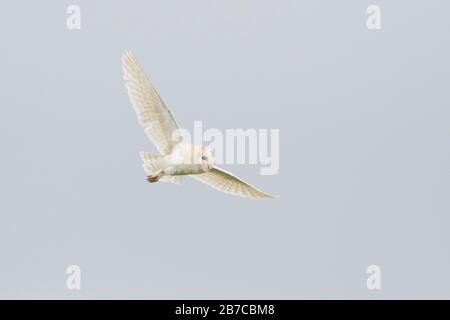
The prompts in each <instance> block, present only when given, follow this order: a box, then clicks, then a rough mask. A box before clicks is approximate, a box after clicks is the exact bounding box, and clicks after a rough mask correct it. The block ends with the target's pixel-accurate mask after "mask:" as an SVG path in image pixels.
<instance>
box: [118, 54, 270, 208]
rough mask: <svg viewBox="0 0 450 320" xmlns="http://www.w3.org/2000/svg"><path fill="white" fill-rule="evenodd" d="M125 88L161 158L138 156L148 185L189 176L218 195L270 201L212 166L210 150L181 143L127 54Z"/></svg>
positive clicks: (170, 119) (170, 117) (177, 181)
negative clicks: (224, 194) (219, 192)
mask: <svg viewBox="0 0 450 320" xmlns="http://www.w3.org/2000/svg"><path fill="white" fill-rule="evenodd" d="M122 69H123V74H124V80H125V82H126V83H125V86H126V88H127V91H128V96H129V98H130V100H131V104H132V105H133V107H134V110H135V111H136V114H137V117H138V120H139V123H140V125H141V126H142V127H143V128H144V131H145V133H146V135H147V136H148V138H149V139H150V140H151V141H152V142H153V144H154V145H155V146H156V148H157V149H158V151H159V153H160V154H152V153H149V152H141V153H140V156H141V159H142V161H143V166H144V170H145V171H146V173H147V174H148V176H147V181H148V182H151V183H153V182H157V181H159V180H160V181H166V182H172V183H175V184H180V183H181V176H183V175H188V176H190V177H192V178H194V179H197V180H199V181H201V182H203V183H205V184H207V185H209V186H211V187H213V188H215V189H217V190H219V191H221V192H224V193H228V194H232V195H235V196H241V197H246V198H254V199H268V198H273V197H272V196H271V195H269V194H267V193H265V192H263V191H261V190H259V189H257V188H256V187H254V186H252V185H250V184H249V183H247V182H245V181H244V180H242V179H239V178H238V177H236V176H234V175H233V174H231V173H229V172H227V171H225V170H223V169H220V168H218V167H217V166H215V165H214V159H213V156H212V154H211V152H210V150H209V149H208V148H206V147H201V146H195V145H191V144H188V143H185V142H183V140H182V137H180V136H178V137H177V136H176V134H174V133H176V132H177V129H179V126H178V124H177V122H176V120H175V117H174V116H173V114H172V112H171V111H170V110H169V109H168V108H167V107H166V105H165V104H164V102H163V101H162V99H161V98H160V97H159V95H158V93H157V91H156V90H155V88H154V87H153V85H152V83H151V82H150V80H149V79H148V78H147V76H146V74H145V72H144V70H143V69H142V68H141V67H140V65H139V63H138V61H137V59H136V57H135V56H134V55H133V54H132V53H131V52H129V51H126V52H124V54H123V56H122Z"/></svg>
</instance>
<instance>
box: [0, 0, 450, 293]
mask: <svg viewBox="0 0 450 320" xmlns="http://www.w3.org/2000/svg"><path fill="white" fill-rule="evenodd" d="M70 4H77V5H79V6H80V8H81V14H82V22H81V24H82V25H81V30H78V31H69V30H68V29H67V28H66V19H67V14H66V8H67V6H68V5H70ZM371 4H377V5H379V6H380V7H381V9H382V30H380V31H370V30H368V29H367V28H366V18H367V14H366V8H367V7H368V6H369V5H371ZM449 10H450V3H449V2H448V1H444V0H442V1H438V0H432V1H424V0H421V1H406V0H397V1H381V0H373V1H365V0H363V1H350V0H345V1H332V0H327V1H325V0H324V1H312V0H310V1H294V0H290V1H288V0H282V1H261V0H258V1H257V0H252V1H250V0H227V1H225V0H222V1H219V0H216V1H210V0H193V1H182V0H177V1H175V0H170V1H99V0H98V1H87V0H77V1H74V2H72V1H71V2H69V1H49V0H46V1H39V2H38V1H20V0H19V1H8V2H7V3H4V4H3V5H2V10H1V11H0V38H1V39H2V41H1V42H2V44H1V50H0V58H1V59H0V60H1V65H2V68H1V73H0V85H1V88H2V89H1V90H0V104H1V108H0V146H1V157H0V163H1V166H0V177H1V179H0V192H1V194H2V197H1V201H0V256H1V258H0V298H43V299H47V298H61V299H78V298H125V299H130V298H138V299H144V298H145V299H147V298H149V299H170V298H186V299H189V298H191V299H197V298H205V299H216V298H235V299H241V298H245V299H252V298H254V299H259V298H264V299H271V298H276V299H278V298H284V299H300V298H370V299H379V298H385V299H386V298H388V299H389V298H450V273H449V270H450V251H449V242H450V234H449V232H448V229H449V225H450V217H449V215H450V197H449V193H450V170H449V163H450V152H449V138H450V126H449V117H450V107H449V100H450V90H449V89H450V87H449V74H450V64H449V57H450V46H449V42H448V35H449V30H450V29H449V28H450V22H449V20H448V12H449ZM126 49H129V50H132V51H133V52H134V53H135V54H136V55H137V57H138V58H139V60H140V62H141V65H142V66H143V67H144V69H145V70H146V71H147V73H148V75H149V76H150V78H151V79H152V81H153V83H154V84H155V86H156V87H157V88H158V90H159V92H160V94H161V96H162V97H163V99H164V100H165V102H166V103H167V105H168V106H169V107H170V108H171V110H172V111H173V113H174V114H175V116H176V118H177V120H178V122H179V123H180V124H181V125H182V126H183V127H186V128H189V129H190V128H192V127H193V123H194V120H202V121H203V125H204V127H205V128H219V129H221V130H224V129H227V128H244V129H246V128H263V129H271V128H275V129H280V171H279V173H278V174H277V175H274V176H261V175H260V174H259V166H257V165H234V166H227V167H226V168H227V169H228V170H231V171H233V172H234V173H236V174H238V175H239V176H241V177H242V178H244V179H247V180H248V181H251V182H252V183H254V184H255V185H257V186H259V187H261V189H263V190H265V191H267V192H269V193H273V194H279V195H281V198H279V199H276V200H272V201H255V200H248V199H241V198H237V197H232V196H229V195H226V194H222V193H219V192H217V191H215V190H213V189H210V188H209V187H207V186H206V185H202V184H200V183H198V182H197V181H194V180H193V179H189V178H185V179H184V180H183V184H182V185H181V186H176V185H172V184H165V183H157V184H152V185H150V184H148V183H147V182H146V181H145V172H144V171H143V169H142V164H141V161H140V159H139V155H138V152H139V151H141V150H147V151H155V148H154V146H152V145H151V143H150V142H149V141H148V140H147V138H146V136H145V134H144V132H143V130H142V129H141V128H140V126H139V124H138V122H137V119H136V116H135V114H134V111H133V109H132V107H131V104H130V102H129V100H128V97H127V95H126V91H125V88H124V84H123V79H122V74H121V67H120V57H121V54H122V52H123V51H124V50H126ZM74 264H75V265H79V266H80V267H81V272H82V275H81V276H82V290H80V291H71V290H68V289H67V288H66V278H67V275H66V268H67V266H69V265H74ZM372 264H376V265H379V266H380V267H381V270H382V290H379V291H370V290H368V289H367V288H366V279H367V274H366V268H367V266H369V265H372Z"/></svg>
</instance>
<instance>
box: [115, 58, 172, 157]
mask: <svg viewBox="0 0 450 320" xmlns="http://www.w3.org/2000/svg"><path fill="white" fill-rule="evenodd" d="M122 69H123V75H124V79H125V81H126V83H125V86H126V88H127V91H128V96H129V97H130V100H131V103H132V104H133V107H134V110H135V111H136V114H137V117H138V120H139V123H140V124H141V126H143V127H144V131H145V133H146V134H147V136H148V137H149V139H150V140H151V141H152V142H153V144H154V145H155V146H156V148H157V149H158V151H159V152H160V153H162V154H164V155H165V154H169V153H171V151H172V147H173V145H174V144H176V143H177V142H178V141H172V133H173V132H174V131H175V130H177V129H178V124H177V122H176V120H175V117H174V116H173V114H172V112H170V110H169V109H167V107H166V105H165V104H164V102H163V101H162V100H161V98H160V97H159V95H158V92H156V90H155V88H154V87H153V85H152V83H151V82H150V80H149V79H148V78H147V76H146V75H145V72H144V70H142V68H141V66H140V65H139V63H138V61H137V59H136V57H135V56H134V55H133V54H132V53H131V52H130V51H126V52H124V54H123V56H122Z"/></svg>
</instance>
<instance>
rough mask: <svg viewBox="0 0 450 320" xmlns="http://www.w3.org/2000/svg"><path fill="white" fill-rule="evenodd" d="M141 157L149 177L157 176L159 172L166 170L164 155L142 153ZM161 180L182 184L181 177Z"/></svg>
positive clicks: (166, 177)
mask: <svg viewBox="0 0 450 320" xmlns="http://www.w3.org/2000/svg"><path fill="white" fill-rule="evenodd" d="M140 156H141V159H142V161H143V162H144V164H143V167H144V170H145V172H147V174H148V175H152V174H155V173H156V172H158V171H159V170H162V169H164V159H163V156H162V155H160V154H153V153H150V152H145V151H142V152H141V153H140ZM159 180H160V181H164V182H172V183H175V184H180V183H181V176H162V177H161V178H160V179H159Z"/></svg>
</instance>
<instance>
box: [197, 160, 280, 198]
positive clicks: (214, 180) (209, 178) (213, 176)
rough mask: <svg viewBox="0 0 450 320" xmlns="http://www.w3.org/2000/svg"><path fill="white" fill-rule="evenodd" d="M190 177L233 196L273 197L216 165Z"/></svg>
mask: <svg viewBox="0 0 450 320" xmlns="http://www.w3.org/2000/svg"><path fill="white" fill-rule="evenodd" d="M191 177H192V178H194V179H197V180H199V181H201V182H203V183H206V184H207V185H209V186H210V187H213V188H214V189H217V190H219V191H222V192H225V193H228V194H232V195H235V196H241V197H244V198H253V199H269V198H274V197H273V196H271V195H270V194H267V193H265V192H263V191H261V190H259V189H257V188H255V187H254V186H252V185H250V184H249V183H247V182H245V181H244V180H241V179H239V178H238V177H236V176H234V175H233V174H231V173H229V172H227V171H225V170H222V169H220V168H218V167H216V166H213V167H212V169H211V170H209V171H208V172H205V173H201V174H193V175H191Z"/></svg>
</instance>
